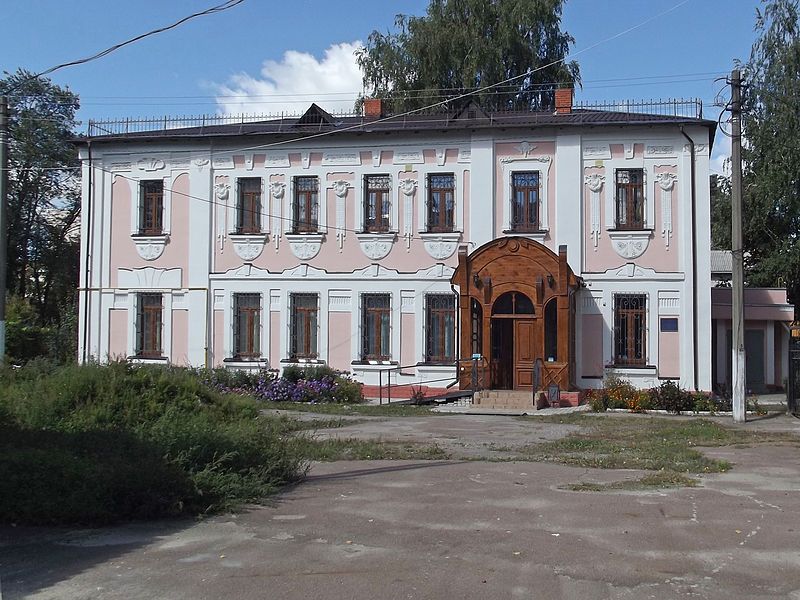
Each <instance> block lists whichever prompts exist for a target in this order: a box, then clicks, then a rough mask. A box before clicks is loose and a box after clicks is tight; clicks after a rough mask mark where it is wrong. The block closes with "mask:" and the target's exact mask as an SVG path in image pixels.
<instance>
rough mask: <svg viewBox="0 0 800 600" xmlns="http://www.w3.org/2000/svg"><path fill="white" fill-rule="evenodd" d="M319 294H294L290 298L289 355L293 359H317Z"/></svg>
mask: <svg viewBox="0 0 800 600" xmlns="http://www.w3.org/2000/svg"><path fill="white" fill-rule="evenodd" d="M318 298H319V297H318V295H317V294H292V295H291V297H290V305H291V306H290V311H291V312H290V315H289V322H290V325H289V326H290V333H291V340H290V344H289V355H290V358H292V359H297V358H305V359H310V358H317V357H318V356H319V352H318V349H317V320H318V314H319V309H318V304H319V303H318Z"/></svg>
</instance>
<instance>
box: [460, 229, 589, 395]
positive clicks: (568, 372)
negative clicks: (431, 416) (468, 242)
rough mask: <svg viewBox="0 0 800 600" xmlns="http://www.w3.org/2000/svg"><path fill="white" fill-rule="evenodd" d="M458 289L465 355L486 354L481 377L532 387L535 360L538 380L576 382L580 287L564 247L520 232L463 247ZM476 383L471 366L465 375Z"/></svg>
mask: <svg viewBox="0 0 800 600" xmlns="http://www.w3.org/2000/svg"><path fill="white" fill-rule="evenodd" d="M451 283H453V285H454V286H456V287H457V288H458V291H459V314H460V321H461V328H460V331H461V334H460V348H461V356H474V355H476V354H480V355H481V356H482V357H483V358H484V359H485V360H482V361H481V364H482V365H483V366H481V367H480V368H481V369H482V370H483V372H482V373H481V374H480V375H481V377H480V380H481V381H482V382H483V385H484V387H488V388H491V389H523V390H524V389H531V387H532V386H533V384H534V381H533V370H534V365H535V363H536V361H537V359H541V360H542V363H543V365H544V366H543V369H542V379H541V382H540V385H541V387H542V388H545V387H546V386H547V385H549V384H552V383H557V384H558V385H559V387H560V388H561V389H563V390H568V389H571V388H573V387H574V381H575V360H574V348H572V347H571V345H572V344H573V339H574V336H573V335H571V333H572V331H574V326H575V323H574V321H575V317H574V301H573V294H574V292H575V290H576V289H577V287H578V278H577V277H575V275H574V274H573V272H572V270H571V269H570V267H569V265H568V264H567V250H566V247H565V246H562V247H561V248H559V253H558V254H555V253H554V252H553V251H552V250H550V249H549V248H547V247H546V246H544V245H543V244H540V243H538V242H535V241H533V240H530V239H528V238H521V237H506V238H500V239H497V240H493V241H492V242H489V243H488V244H485V245H484V246H481V247H480V248H478V249H476V250H475V251H474V252H472V253H471V254H468V253H467V249H466V247H462V248H461V250H460V251H459V263H458V268H457V269H456V271H455V273H454V274H453V278H452V280H451ZM459 383H460V386H461V388H462V389H465V388H470V387H471V386H472V378H471V377H470V373H469V370H468V369H466V368H465V369H464V371H463V372H462V373H461V377H460V380H459Z"/></svg>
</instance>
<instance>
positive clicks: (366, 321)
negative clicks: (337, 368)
mask: <svg viewBox="0 0 800 600" xmlns="http://www.w3.org/2000/svg"><path fill="white" fill-rule="evenodd" d="M361 300H362V307H361V338H362V342H361V357H362V359H363V360H389V359H390V358H391V355H392V352H391V317H392V313H391V298H390V296H389V294H364V295H363V296H362V297H361Z"/></svg>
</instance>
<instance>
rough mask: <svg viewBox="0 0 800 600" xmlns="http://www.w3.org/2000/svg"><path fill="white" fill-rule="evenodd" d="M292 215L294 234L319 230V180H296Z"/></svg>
mask: <svg viewBox="0 0 800 600" xmlns="http://www.w3.org/2000/svg"><path fill="white" fill-rule="evenodd" d="M292 213H293V214H292V220H293V223H294V226H293V231H294V233H316V232H317V231H318V230H319V180H318V179H317V178H316V177H295V178H294V202H293V203H292Z"/></svg>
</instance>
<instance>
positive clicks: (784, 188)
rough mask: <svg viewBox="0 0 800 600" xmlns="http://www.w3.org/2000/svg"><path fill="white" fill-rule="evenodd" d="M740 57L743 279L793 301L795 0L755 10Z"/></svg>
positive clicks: (797, 265) (797, 142) (799, 226)
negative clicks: (783, 291)
mask: <svg viewBox="0 0 800 600" xmlns="http://www.w3.org/2000/svg"><path fill="white" fill-rule="evenodd" d="M755 29H756V31H757V33H758V39H757V40H756V42H755V44H754V45H753V48H752V51H751V54H750V60H749V62H748V63H747V65H745V69H744V79H745V83H746V84H747V86H748V87H747V90H746V94H745V102H744V112H743V117H742V121H743V129H744V137H745V143H744V147H743V151H742V155H743V159H744V161H743V162H744V186H743V187H744V191H743V197H744V198H743V200H744V202H743V212H744V215H743V234H744V247H745V268H746V270H747V275H746V277H747V281H748V283H750V284H753V285H764V286H774V285H785V286H786V287H787V290H788V292H789V298H790V301H792V302H794V303H795V305H797V304H798V303H800V237H798V235H799V234H800V167H799V166H798V165H800V108H799V107H800V37H799V36H798V33H799V30H798V3H797V0H770V1H769V2H767V3H766V5H765V6H764V7H763V10H760V11H758V13H757V20H756V28H755Z"/></svg>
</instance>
